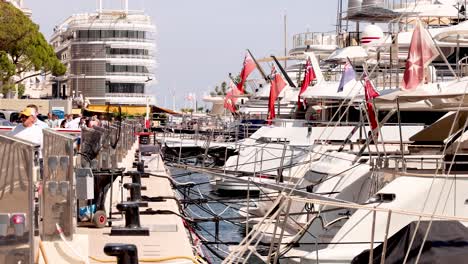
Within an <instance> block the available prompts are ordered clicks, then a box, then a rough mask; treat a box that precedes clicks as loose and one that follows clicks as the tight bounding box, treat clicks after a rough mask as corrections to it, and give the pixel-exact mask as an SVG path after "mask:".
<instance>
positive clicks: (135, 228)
mask: <svg viewBox="0 0 468 264" xmlns="http://www.w3.org/2000/svg"><path fill="white" fill-rule="evenodd" d="M139 208H140V207H139V205H138V203H137V202H123V203H120V204H118V205H117V210H119V211H120V212H125V226H124V227H112V229H111V233H110V235H111V236H113V235H115V236H125V235H131V236H149V229H148V228H145V227H141V225H140V211H139Z"/></svg>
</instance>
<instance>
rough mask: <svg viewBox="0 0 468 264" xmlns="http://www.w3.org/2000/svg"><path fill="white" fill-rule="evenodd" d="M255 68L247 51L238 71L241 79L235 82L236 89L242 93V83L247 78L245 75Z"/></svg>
mask: <svg viewBox="0 0 468 264" xmlns="http://www.w3.org/2000/svg"><path fill="white" fill-rule="evenodd" d="M255 68H257V65H255V62H254V60H253V59H252V57H251V56H250V54H249V53H247V54H245V58H244V66H243V67H242V71H241V73H240V78H241V81H240V83H238V84H237V89H238V90H239V91H240V92H241V93H242V94H244V83H245V80H247V77H248V76H249V75H250V74H251V73H252V72H253V70H255Z"/></svg>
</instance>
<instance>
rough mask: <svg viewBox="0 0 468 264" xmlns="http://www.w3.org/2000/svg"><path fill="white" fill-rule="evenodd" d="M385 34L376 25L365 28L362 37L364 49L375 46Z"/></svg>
mask: <svg viewBox="0 0 468 264" xmlns="http://www.w3.org/2000/svg"><path fill="white" fill-rule="evenodd" d="M383 36H384V33H383V31H382V29H381V28H380V27H378V26H376V25H368V26H366V27H365V28H364V31H363V32H362V37H361V45H362V46H363V47H369V46H375V45H376V44H377V43H380V41H381V40H382V39H383Z"/></svg>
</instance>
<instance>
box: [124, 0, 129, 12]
mask: <svg viewBox="0 0 468 264" xmlns="http://www.w3.org/2000/svg"><path fill="white" fill-rule="evenodd" d="M124 6H125V14H128V0H124Z"/></svg>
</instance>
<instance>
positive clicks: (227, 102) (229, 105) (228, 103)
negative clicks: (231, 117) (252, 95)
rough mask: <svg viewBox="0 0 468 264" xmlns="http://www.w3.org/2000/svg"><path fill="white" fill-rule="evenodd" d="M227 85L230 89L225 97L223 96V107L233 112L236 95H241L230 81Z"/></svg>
mask: <svg viewBox="0 0 468 264" xmlns="http://www.w3.org/2000/svg"><path fill="white" fill-rule="evenodd" d="M229 87H230V89H229V91H228V92H227V93H226V97H224V108H226V109H228V110H229V111H231V113H234V112H236V102H237V96H239V95H241V92H240V91H239V90H238V89H237V87H236V86H235V85H234V83H233V82H232V81H231V82H230V83H229Z"/></svg>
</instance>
